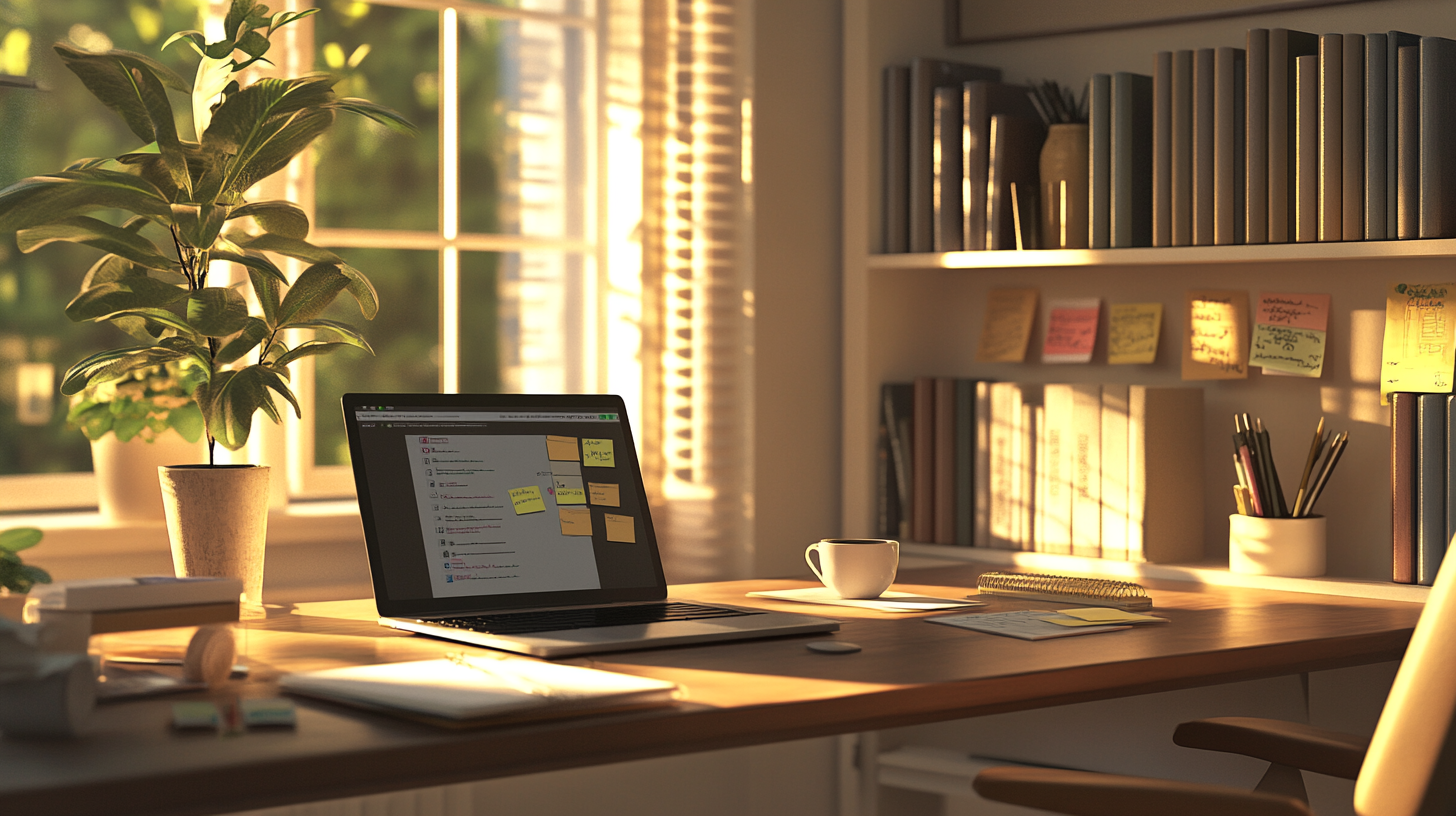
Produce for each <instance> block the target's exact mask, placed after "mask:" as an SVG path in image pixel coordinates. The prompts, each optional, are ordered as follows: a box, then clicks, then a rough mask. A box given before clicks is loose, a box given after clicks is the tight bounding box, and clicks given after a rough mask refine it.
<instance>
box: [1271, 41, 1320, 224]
mask: <svg viewBox="0 0 1456 816" xmlns="http://www.w3.org/2000/svg"><path fill="white" fill-rule="evenodd" d="M1318 49H1319V38H1318V37H1316V36H1315V35H1314V34H1310V33H1309V32H1306V31H1291V30H1290V29H1287V28H1271V29H1269V99H1268V102H1269V243H1271V244H1283V243H1288V242H1290V241H1293V240H1295V232H1296V230H1295V211H1296V201H1297V190H1298V187H1297V183H1296V180H1295V173H1296V169H1297V167H1298V156H1299V149H1298V148H1299V143H1298V121H1299V120H1298V118H1297V112H1298V111H1297V101H1298V96H1299V95H1298V59H1299V58H1300V57H1305V56H1312V55H1315V54H1316V53H1318Z"/></svg>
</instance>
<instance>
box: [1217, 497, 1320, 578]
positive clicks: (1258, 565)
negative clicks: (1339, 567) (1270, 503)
mask: <svg viewBox="0 0 1456 816" xmlns="http://www.w3.org/2000/svg"><path fill="white" fill-rule="evenodd" d="M1229 571H1230V572H1238V573H1243V574H1245V575H1282V576H1284V577H1286V578H1313V577H1315V576H1316V575H1324V574H1325V518H1324V516H1310V517H1309V518H1260V517H1259V516H1244V515H1239V514H1237V513H1235V514H1234V515H1231V516H1229Z"/></svg>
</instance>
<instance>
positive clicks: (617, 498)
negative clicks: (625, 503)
mask: <svg viewBox="0 0 1456 816" xmlns="http://www.w3.org/2000/svg"><path fill="white" fill-rule="evenodd" d="M586 490H587V494H588V495H589V496H591V503H592V504H595V505H597V506H599V507H621V506H622V490H621V488H620V487H618V486H617V485H614V484H602V483H600V482H587V483H586Z"/></svg>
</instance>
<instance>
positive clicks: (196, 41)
mask: <svg viewBox="0 0 1456 816" xmlns="http://www.w3.org/2000/svg"><path fill="white" fill-rule="evenodd" d="M181 40H188V41H189V42H191V43H192V48H193V50H195V51H196V52H197V53H199V54H201V53H202V49H204V48H206V47H207V37H206V36H205V35H204V34H203V33H202V32H201V31H196V30H188V31H178V32H177V33H175V34H173V35H172V36H170V37H168V38H167V41H166V42H164V43H162V47H161V48H158V49H157V50H158V51H166V50H167V47H168V46H170V45H171V44H172V43H174V42H178V41H181Z"/></svg>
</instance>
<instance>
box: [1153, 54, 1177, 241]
mask: <svg viewBox="0 0 1456 816" xmlns="http://www.w3.org/2000/svg"><path fill="white" fill-rule="evenodd" d="M1172 245H1173V52H1172V51H1159V52H1158V53H1157V55H1156V56H1155V57H1154V59H1153V246H1158V247H1164V246H1172Z"/></svg>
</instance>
